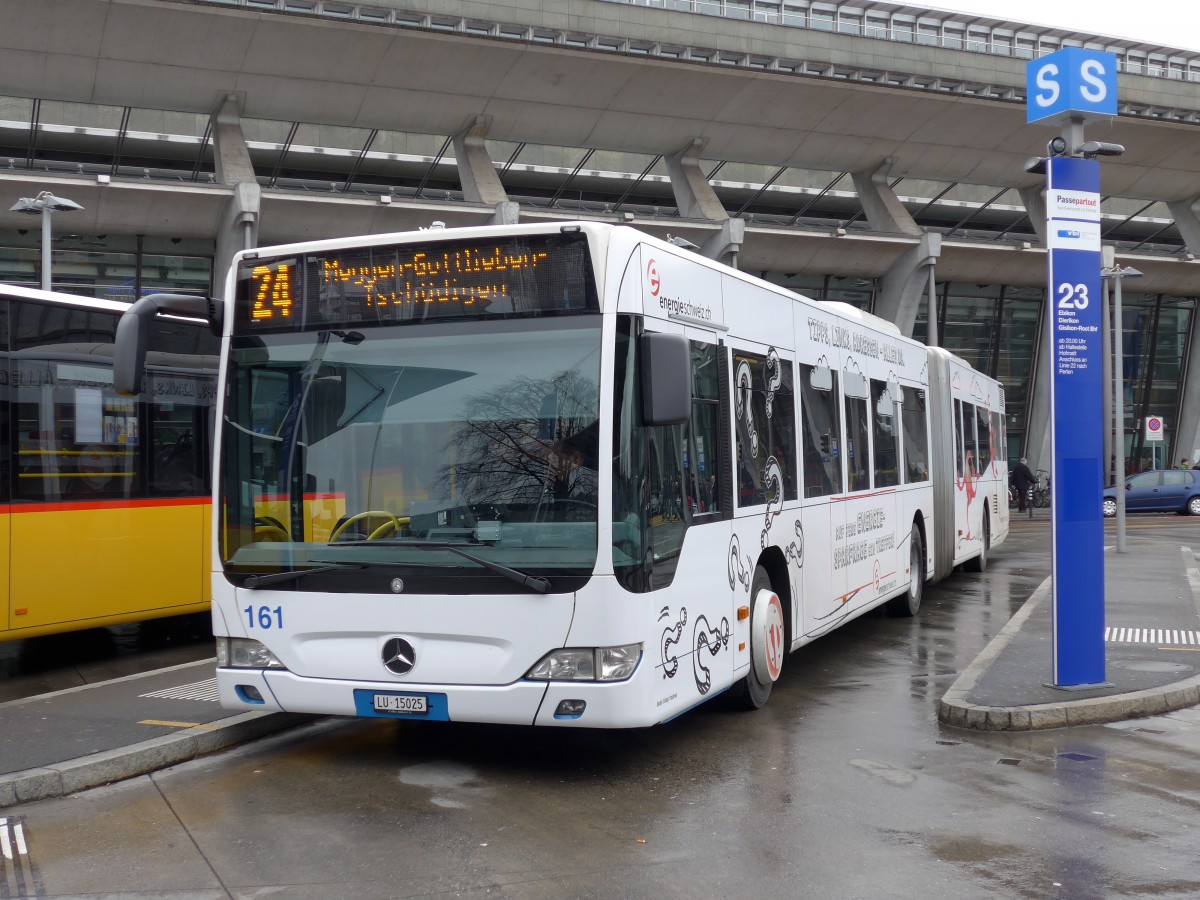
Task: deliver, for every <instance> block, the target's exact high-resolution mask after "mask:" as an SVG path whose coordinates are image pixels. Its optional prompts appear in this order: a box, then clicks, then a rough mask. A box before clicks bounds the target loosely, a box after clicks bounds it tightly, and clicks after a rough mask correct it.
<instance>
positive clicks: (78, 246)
mask: <svg viewBox="0 0 1200 900" xmlns="http://www.w3.org/2000/svg"><path fill="white" fill-rule="evenodd" d="M34 225H35V227H34V228H32V229H28V230H27V233H26V234H24V235H22V234H20V233H19V232H18V233H17V234H15V235H12V234H11V233H10V234H9V235H5V236H4V239H3V243H0V281H2V282H5V283H7V284H16V285H21V286H22V287H31V288H36V287H40V286H41V265H42V252H41V232H40V226H39V225H38V223H37V222H36V221H35V222H34ZM23 230H24V229H23ZM215 249H216V242H215V241H200V240H186V241H185V240H176V239H173V238H150V237H136V236H116V235H112V236H110V235H78V234H64V235H62V236H60V237H56V238H55V239H54V241H53V246H52V248H51V250H50V278H51V287H52V288H53V289H54V290H56V291H63V292H64V293H68V294H76V295H79V296H84V297H98V298H100V299H104V300H120V301H127V302H132V301H133V300H135V299H136V298H137V297H139V296H145V295H146V294H153V293H157V292H159V291H170V292H174V293H183V294H210V293H211V292H212V285H213V272H212V269H213V255H214V252H215Z"/></svg>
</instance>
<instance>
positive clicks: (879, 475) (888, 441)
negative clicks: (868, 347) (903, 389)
mask: <svg viewBox="0 0 1200 900" xmlns="http://www.w3.org/2000/svg"><path fill="white" fill-rule="evenodd" d="M895 423H896V404H895V403H894V402H893V401H892V395H891V393H890V392H889V391H888V385H887V382H886V381H879V380H877V379H874V378H872V379H871V427H872V437H873V438H874V445H873V456H872V463H873V464H874V465H873V468H874V470H875V487H877V488H880V487H891V486H893V485H896V484H899V483H900V469H899V465H898V462H897V460H898V459H899V452H898V450H897V442H896V431H897V429H896V424H895Z"/></svg>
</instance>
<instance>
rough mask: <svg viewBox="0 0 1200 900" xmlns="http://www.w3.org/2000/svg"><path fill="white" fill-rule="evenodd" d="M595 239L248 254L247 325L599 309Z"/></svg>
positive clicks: (243, 294) (242, 302)
mask: <svg viewBox="0 0 1200 900" xmlns="http://www.w3.org/2000/svg"><path fill="white" fill-rule="evenodd" d="M595 298H596V293H595V289H594V287H593V286H592V277H591V267H590V262H589V257H588V248H587V239H586V237H584V235H582V234H578V233H568V234H550V235H532V236H531V235H525V236H521V237H513V238H494V239H492V240H489V241H439V242H437V243H421V244H388V245H382V246H377V247H355V248H351V249H347V250H334V251H329V252H325V253H312V254H303V255H298V256H290V257H286V258H280V259H277V260H272V261H247V262H246V263H244V264H243V267H242V271H241V272H240V273H239V280H238V306H239V313H240V314H239V315H238V322H239V325H240V326H241V327H239V330H242V329H243V328H244V329H245V330H247V331H278V330H286V331H291V330H300V329H313V328H322V327H326V326H337V327H346V326H355V325H389V324H401V323H408V322H429V321H437V320H445V319H463V318H492V317H501V316H538V315H547V314H555V313H562V312H585V311H592V312H595V311H597V310H598V304H597V302H596V299H595Z"/></svg>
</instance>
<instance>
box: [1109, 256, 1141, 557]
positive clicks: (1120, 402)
mask: <svg viewBox="0 0 1200 900" xmlns="http://www.w3.org/2000/svg"><path fill="white" fill-rule="evenodd" d="M1105 249H1106V250H1107V249H1109V248H1107V247H1106V248H1105ZM1110 259H1111V262H1112V265H1109V266H1105V267H1104V268H1102V269H1101V270H1100V277H1101V278H1103V279H1105V280H1107V281H1111V282H1112V285H1113V330H1114V332H1115V333H1114V335H1113V393H1114V394H1115V395H1116V396H1115V397H1114V399H1115V401H1116V403H1115V406H1116V409H1115V411H1114V415H1113V420H1114V424H1115V425H1116V430H1117V433H1116V437H1115V439H1114V441H1113V443H1114V444H1116V447H1115V449H1116V451H1117V453H1116V457H1117V462H1116V469H1117V471H1116V476H1117V477H1116V486H1117V491H1116V493H1117V552H1118V553H1124V552H1125V384H1124V381H1125V379H1124V365H1125V321H1124V319H1123V318H1122V317H1121V280H1122V279H1124V278H1141V277H1142V273H1141V272H1139V271H1138V270H1137V269H1135V268H1133V267H1132V266H1119V265H1117V263H1116V260H1115V258H1110ZM1110 259H1106V260H1105V262H1109V261H1110ZM1106 327H1107V326H1106Z"/></svg>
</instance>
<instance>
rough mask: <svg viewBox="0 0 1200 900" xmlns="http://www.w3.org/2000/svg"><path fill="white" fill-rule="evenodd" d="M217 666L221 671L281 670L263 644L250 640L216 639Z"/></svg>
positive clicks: (273, 656)
mask: <svg viewBox="0 0 1200 900" xmlns="http://www.w3.org/2000/svg"><path fill="white" fill-rule="evenodd" d="M217 666H218V667H219V668H222V669H282V668H284V665H283V663H281V662H280V661H279V660H278V659H277V658H276V656H275V654H274V653H272V652H271V651H270V650H268V649H267V648H266V647H265V646H263V644H262V643H261V642H259V641H255V640H251V639H250V638H230V637H219V638H217Z"/></svg>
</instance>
